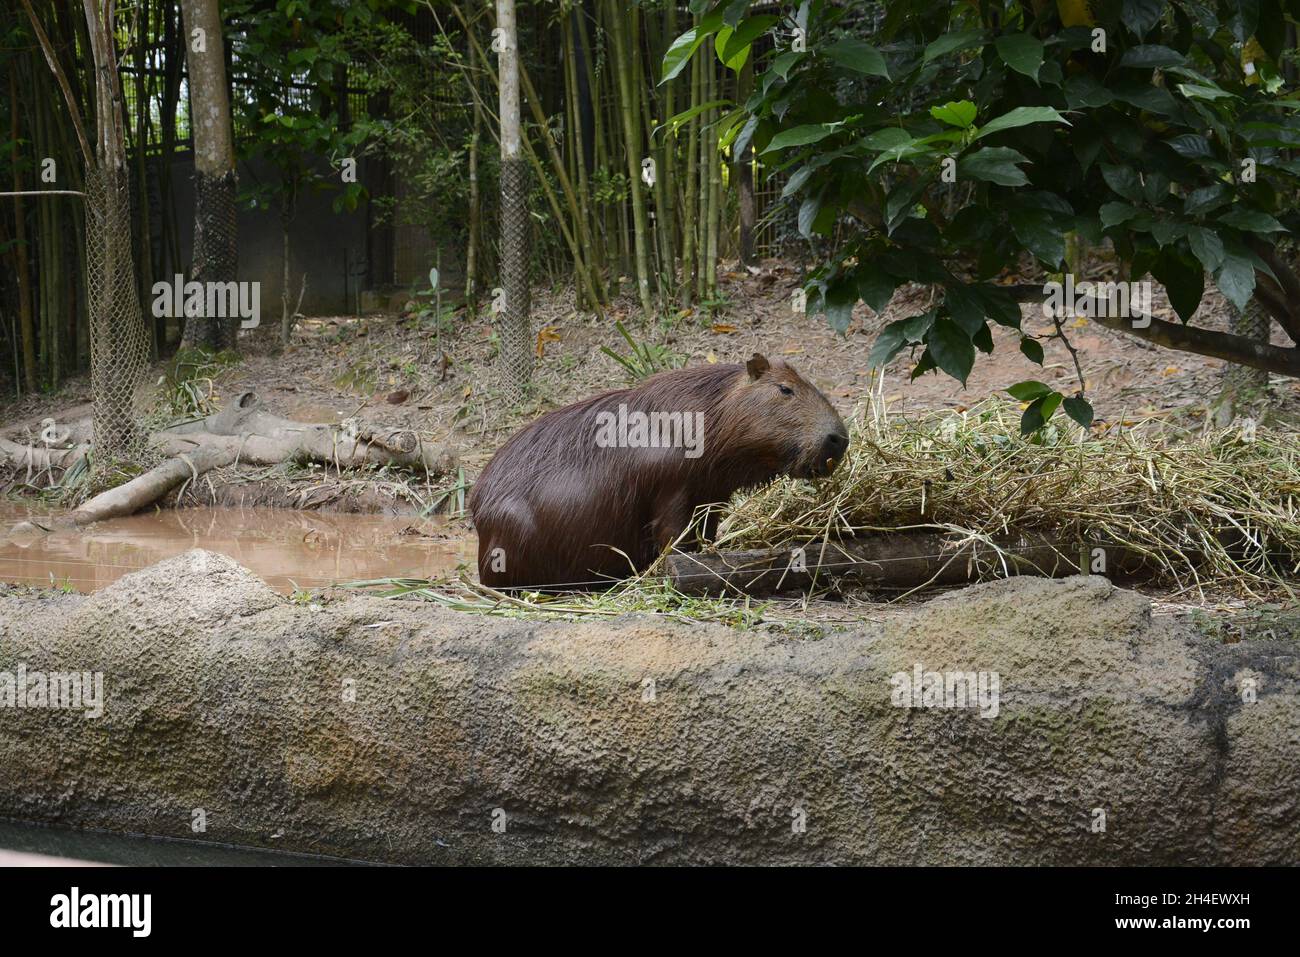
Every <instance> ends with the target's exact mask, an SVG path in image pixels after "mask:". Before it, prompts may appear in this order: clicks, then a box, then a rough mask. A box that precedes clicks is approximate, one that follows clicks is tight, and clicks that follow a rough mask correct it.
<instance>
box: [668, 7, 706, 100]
mask: <svg viewBox="0 0 1300 957" xmlns="http://www.w3.org/2000/svg"><path fill="white" fill-rule="evenodd" d="M721 26H722V15H721V14H720V13H711V14H709V15H708V16H707V17H705V18H704V19H703V20H701V21H700V22H699V23H698V24H697V25H696V26H693V27H691V29H689V30H687V31H686V32H685V33H683V34H682V35H681V36H679V37H678V38H677V39H676V40H674V41H673V42H672V44H671V45H669V47H668V51H667V52H666V53H665V54H664V62H663V70H662V72H661V75H660V78H659V82H660V83H667V82H668V81H669V80H671V79H672V78H673V77H675V76H676V75H677V74H678V73H681V72H682V70H683V69H685V68H686V64H687V63H689V62H690V61H691V57H692V56H694V55H695V51H696V50H698V49H699V48H700V44H701V43H703V42H704V41H705V40H706V39H708V37H709V36H711V35H712V34H713V33H715V32H717V30H718V29H720V28H721Z"/></svg>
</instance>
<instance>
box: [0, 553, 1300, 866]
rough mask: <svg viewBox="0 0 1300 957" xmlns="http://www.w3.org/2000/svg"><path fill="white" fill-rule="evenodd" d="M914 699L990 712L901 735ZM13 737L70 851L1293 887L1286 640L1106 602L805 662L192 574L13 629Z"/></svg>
mask: <svg viewBox="0 0 1300 957" xmlns="http://www.w3.org/2000/svg"><path fill="white" fill-rule="evenodd" d="M918 665H919V666H920V668H921V670H922V671H937V672H947V671H962V672H971V671H973V672H983V673H985V677H986V678H988V677H989V676H990V675H992V674H993V673H996V675H997V687H998V696H997V699H996V701H995V702H994V701H992V700H990V699H987V698H986V700H985V701H984V702H983V704H984V705H985V706H984V707H980V706H978V705H977V706H975V707H955V708H943V707H929V708H926V707H920V708H907V707H899V706H896V705H895V704H894V703H892V702H891V696H895V697H896V696H897V695H898V694H899V691H898V688H899V687H901V685H900V681H901V679H900V678H898V677H896V676H897V675H900V674H905V675H908V676H911V675H913V674H914V673H915V670H916V667H917V666H918ZM20 667H21V668H22V669H24V671H25V674H26V676H27V680H28V681H29V683H30V682H31V680H32V675H33V673H35V672H44V673H46V677H48V673H49V672H54V671H63V672H70V671H77V672H92V673H93V672H102V674H103V702H102V705H103V714H102V716H100V717H98V718H90V717H87V716H86V711H85V710H84V709H81V710H79V709H53V708H50V707H48V706H47V707H40V706H36V707H23V708H19V707H11V706H8V703H6V702H5V701H4V699H3V694H4V680H5V679H4V677H3V676H4V675H5V674H8V675H12V676H16V675H17V674H18V670H19V669H20ZM984 687H985V690H986V691H987V690H989V688H990V687H991V686H990V684H989V681H985V682H984ZM1251 688H1253V689H1254V694H1253V695H1252V694H1250V693H1247V694H1243V689H1251ZM29 691H30V689H29ZM1252 698H1253V700H1249V699H1252ZM1244 699H1246V700H1244ZM28 703H30V701H29V702H28ZM0 705H3V706H0V817H9V818H17V819H22V820H28V821H44V822H53V823H59V824H62V825H65V826H74V827H77V826H80V827H96V828H105V829H109V830H116V831H130V832H137V833H146V834H156V835H168V836H176V837H186V838H199V839H206V840H213V841H222V842H229V843H236V844H248V845H257V846H264V847H272V848H277V849H283V850H293V851H306V852H312V853H322V854H336V855H340V856H346V857H353V858H365V859H371V860H382V861H393V862H407V863H419V862H432V863H468V862H488V863H543V864H558V863H569V862H612V863H637V862H655V863H689V862H709V863H719V862H730V863H754V864H758V863H812V864H821V863H839V864H853V863H863V864H886V863H905V864H923V863H935V864H939V863H943V864H950V863H999V864H1062V863H1089V864H1103V863H1135V864H1156V863H1167V864H1193V863H1227V864H1265V863H1296V862H1300V645H1297V643H1296V641H1295V639H1294V636H1293V635H1288V634H1278V635H1276V636H1273V637H1268V636H1265V637H1250V638H1248V639H1246V640H1243V641H1239V642H1236V643H1233V644H1224V643H1223V642H1222V640H1221V638H1217V637H1210V636H1206V635H1202V634H1200V633H1199V632H1198V631H1197V630H1196V628H1195V627H1194V626H1193V624H1192V623H1191V621H1190V620H1185V619H1170V618H1162V617H1159V616H1153V614H1152V609H1151V606H1150V603H1149V602H1148V601H1147V600H1146V599H1145V598H1142V597H1141V596H1139V595H1137V594H1134V593H1132V592H1128V591H1124V590H1121V589H1117V588H1115V587H1113V586H1112V585H1110V584H1109V583H1108V582H1106V581H1105V580H1103V579H1099V578H1084V577H1077V578H1069V579H1063V580H1058V581H1050V580H1038V579H1020V580H1014V581H1009V582H999V583H994V584H989V585H983V586H976V587H973V588H970V589H967V590H965V591H962V592H958V593H954V594H951V595H948V596H945V597H943V598H940V599H937V600H935V601H932V602H930V603H929V604H927V605H924V606H920V607H918V608H916V609H914V610H912V611H908V612H906V613H901V614H900V615H899V616H898V617H897V618H896V619H893V620H891V621H889V622H886V623H884V624H881V625H863V626H861V627H856V628H853V629H844V630H838V631H832V632H830V633H828V634H826V635H825V636H824V637H822V638H821V639H819V640H805V641H795V640H792V639H790V638H788V637H783V636H779V635H775V634H766V633H741V632H735V631H731V630H728V629H725V628H722V627H715V626H696V627H689V626H686V625H679V624H674V623H666V622H661V621H657V620H652V619H648V618H640V617H628V618H624V619H619V620H616V621H612V622H579V623H546V624H539V623H536V622H525V621H513V620H497V619H490V618H484V617H479V616H471V615H460V614H456V613H453V612H446V611H440V610H436V609H433V608H430V607H428V606H425V605H420V604H415V603H404V602H385V601H381V600H378V599H368V598H357V597H351V598H345V599H341V600H338V601H332V602H329V603H327V604H325V605H323V606H317V607H312V606H307V605H302V604H295V603H293V602H290V601H288V600H286V599H284V598H282V597H280V596H279V595H277V594H276V593H274V592H273V591H272V590H270V589H269V588H268V587H267V586H266V585H265V584H263V583H262V582H261V581H260V580H258V579H257V578H255V577H253V576H252V575H251V574H250V573H248V572H246V571H245V570H244V569H242V568H240V567H239V566H238V565H236V564H235V563H234V562H232V561H230V560H229V559H226V558H223V557H221V556H217V555H214V554H211V553H207V552H201V551H192V552H188V553H186V554H184V555H182V556H179V557H177V558H174V559H171V560H169V561H166V562H163V563H161V564H159V565H156V566H154V567H152V568H149V569H147V570H145V571H143V572H139V573H136V574H133V575H129V576H127V577H126V578H123V579H122V580H121V581H119V582H117V583H115V584H114V585H112V586H110V587H108V588H106V589H104V590H103V591H100V592H98V593H96V594H94V595H92V596H89V597H83V596H78V595H67V596H49V595H47V596H45V597H41V598H34V597H15V596H13V595H9V596H0ZM993 712H996V713H995V714H994V713H993ZM1103 815H1104V827H1105V829H1104V830H1099V829H1098V827H1099V824H1100V822H1101V821H1102V820H1103V818H1102V816H1103ZM199 823H201V824H202V826H203V827H204V828H205V830H203V831H201V832H198V833H196V831H195V827H196V826H198V824H199Z"/></svg>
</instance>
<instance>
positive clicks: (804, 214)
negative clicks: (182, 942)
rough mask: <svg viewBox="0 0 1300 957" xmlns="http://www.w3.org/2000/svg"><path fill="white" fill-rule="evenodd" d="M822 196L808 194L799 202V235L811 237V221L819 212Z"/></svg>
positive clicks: (806, 237) (805, 237)
mask: <svg viewBox="0 0 1300 957" xmlns="http://www.w3.org/2000/svg"><path fill="white" fill-rule="evenodd" d="M821 206H822V198H821V196H820V195H818V196H809V197H808V198H807V199H805V200H804V201H803V202H802V203H800V204H799V235H800V236H802V237H803V238H804V239H811V238H812V228H813V221H814V220H815V219H816V218H817V214H818V213H819V212H821Z"/></svg>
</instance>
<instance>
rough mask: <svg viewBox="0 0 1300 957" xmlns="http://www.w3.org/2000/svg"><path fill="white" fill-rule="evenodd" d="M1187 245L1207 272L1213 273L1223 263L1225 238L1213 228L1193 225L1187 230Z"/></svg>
mask: <svg viewBox="0 0 1300 957" xmlns="http://www.w3.org/2000/svg"><path fill="white" fill-rule="evenodd" d="M1187 245H1188V246H1190V247H1191V250H1192V255H1193V256H1195V257H1196V258H1197V259H1199V260H1200V262H1201V265H1202V266H1204V267H1205V271H1206V272H1208V273H1213V272H1215V271H1216V270H1217V269H1218V268H1219V267H1220V266H1222V265H1223V256H1224V250H1223V240H1222V239H1220V238H1219V236H1218V234H1217V233H1215V232H1214V231H1213V230H1210V229H1206V228H1205V227H1204V226H1193V227H1191V228H1190V229H1189V230H1188V231H1187Z"/></svg>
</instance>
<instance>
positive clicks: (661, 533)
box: [650, 489, 694, 561]
mask: <svg viewBox="0 0 1300 957" xmlns="http://www.w3.org/2000/svg"><path fill="white" fill-rule="evenodd" d="M692 511H693V510H692V508H691V499H690V495H689V494H688V493H687V491H686V490H685V489H674V490H672V491H671V492H666V493H664V494H663V495H661V496H660V497H659V499H658V500H657V501H656V503H655V511H654V517H653V519H652V520H651V522H650V533H651V540H652V541H653V543H654V554H653V555H651V556H650V560H651V561H653V560H654V559H655V558H657V557H659V555H660V554H662V553H663V550H664V549H665V548H667V547H668V546H669V545H671V544H673V543H674V542H676V541H677V539H678V537H679V536H680V535H681V534H682V532H683V531H684V530H685V529H686V526H687V525H689V524H690V523H691V512H692ZM693 544H694V542H693V540H691V541H683V542H682V543H681V546H685V547H688V548H689V547H690V546H691V545H693ZM679 547H680V546H679Z"/></svg>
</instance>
